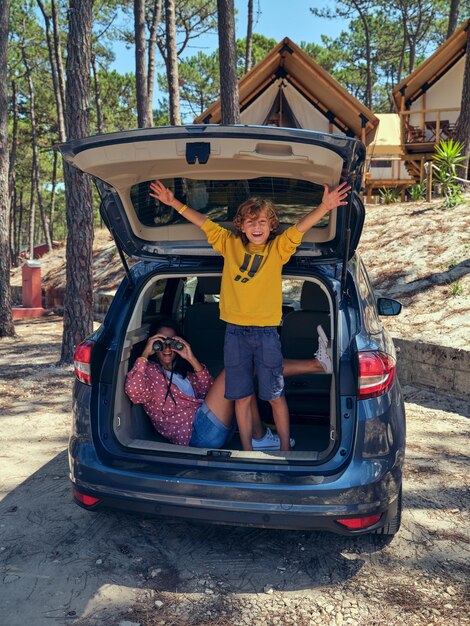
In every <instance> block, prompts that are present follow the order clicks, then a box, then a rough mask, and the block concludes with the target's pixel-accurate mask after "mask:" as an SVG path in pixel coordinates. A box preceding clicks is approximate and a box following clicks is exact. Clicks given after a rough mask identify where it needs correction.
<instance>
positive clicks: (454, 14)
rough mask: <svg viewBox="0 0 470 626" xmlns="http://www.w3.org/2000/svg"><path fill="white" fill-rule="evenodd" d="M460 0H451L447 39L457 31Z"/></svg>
mask: <svg viewBox="0 0 470 626" xmlns="http://www.w3.org/2000/svg"><path fill="white" fill-rule="evenodd" d="M459 5H460V0H450V8H449V24H448V26H447V35H446V37H447V39H449V37H450V36H451V35H452V33H454V32H455V29H456V28H457V22H458V19H459V8H460V6H459Z"/></svg>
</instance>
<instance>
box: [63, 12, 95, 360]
mask: <svg viewBox="0 0 470 626" xmlns="http://www.w3.org/2000/svg"><path fill="white" fill-rule="evenodd" d="M92 9H93V0H70V8H69V36H68V40H67V65H66V67H67V86H66V112H67V115H66V128H67V137H68V139H69V140H70V139H79V138H81V137H86V136H87V135H89V133H90V82H91V81H90V63H91V35H92ZM64 180H65V199H66V215H67V248H66V259H67V263H66V287H65V296H64V332H63V338H62V352H61V356H60V362H61V363H72V362H73V354H74V350H75V347H76V346H77V345H78V344H79V343H80V342H81V341H83V340H84V339H85V338H86V337H87V336H88V335H90V334H91V333H92V331H93V210H92V195H91V182H90V179H89V178H88V177H87V176H84V175H83V174H81V173H80V172H79V171H78V170H77V169H75V168H73V167H72V166H70V165H69V164H67V163H64Z"/></svg>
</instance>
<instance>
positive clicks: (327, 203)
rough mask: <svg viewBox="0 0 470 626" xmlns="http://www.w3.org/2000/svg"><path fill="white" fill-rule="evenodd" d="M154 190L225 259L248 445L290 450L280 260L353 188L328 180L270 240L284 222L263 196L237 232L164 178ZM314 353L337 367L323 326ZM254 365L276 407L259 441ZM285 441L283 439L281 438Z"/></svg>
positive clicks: (240, 415) (228, 361) (234, 369)
mask: <svg viewBox="0 0 470 626" xmlns="http://www.w3.org/2000/svg"><path fill="white" fill-rule="evenodd" d="M150 189H151V192H153V193H150V196H151V197H152V198H156V199H157V200H159V201H160V202H163V203H164V204H166V205H169V206H171V207H172V208H173V209H175V210H176V211H178V213H180V214H183V215H184V217H185V218H186V219H188V220H189V221H190V222H192V223H193V224H194V225H195V226H198V227H199V228H201V230H203V231H204V232H205V234H206V236H207V240H208V242H209V243H210V244H211V246H212V247H213V248H214V249H215V250H217V251H218V252H220V254H222V256H223V257H224V269H223V272H222V285H221V290H220V318H221V319H222V320H224V321H225V322H227V330H226V334H225V344H224V363H225V370H226V380H225V397H226V398H227V399H229V400H234V401H235V415H236V418H237V423H238V430H239V433H240V440H241V442H242V446H243V449H244V450H253V449H255V450H262V449H280V450H284V451H287V450H290V449H291V445H294V442H293V440H291V439H290V436H289V411H288V408H287V402H286V399H285V397H284V379H283V376H282V353H281V346H280V340H279V334H278V332H277V327H278V326H279V324H280V322H281V317H282V266H283V265H284V264H285V263H287V261H288V260H289V259H290V258H291V256H292V255H293V254H294V253H295V251H296V249H297V247H298V246H299V245H300V243H301V241H302V237H303V235H304V233H306V232H307V231H308V230H309V229H310V228H312V226H314V225H315V224H316V223H317V222H318V221H319V220H320V219H321V218H322V217H323V216H324V215H325V214H326V213H328V212H329V211H332V210H333V209H335V208H336V207H338V206H342V205H345V204H347V202H346V201H345V200H346V197H347V195H348V192H349V190H350V189H351V187H350V186H348V185H347V183H346V182H343V183H341V184H340V185H338V187H336V189H334V190H333V191H331V192H330V191H329V190H328V186H327V185H324V192H323V198H322V201H321V203H320V204H319V206H318V207H317V208H316V209H314V210H313V211H311V212H310V213H308V214H307V215H305V216H304V217H303V218H302V219H301V220H300V221H299V222H298V223H297V224H296V225H295V226H291V227H290V228H288V229H287V230H286V231H284V232H283V233H282V234H280V235H277V236H276V237H274V238H270V237H271V234H272V233H273V232H274V231H276V230H277V228H278V226H279V220H278V218H277V215H276V213H275V210H274V206H273V204H272V203H271V202H270V201H269V200H267V199H264V198H249V199H248V200H246V201H245V202H243V203H242V204H241V205H240V206H239V207H238V210H237V214H236V216H235V219H234V221H233V223H234V226H235V227H236V229H237V231H238V234H237V235H235V234H233V233H232V232H231V231H229V230H227V229H225V228H223V227H222V226H219V225H218V224H216V223H215V222H213V221H212V220H210V219H208V218H206V216H205V215H201V213H199V212H198V211H195V210H194V209H191V208H190V207H188V206H187V205H186V204H183V203H182V202H180V201H179V200H177V199H176V198H175V196H174V194H173V192H172V191H170V190H169V189H167V188H166V187H165V186H164V185H163V184H162V183H161V182H160V181H158V180H157V181H155V182H154V183H151V184H150ZM318 331H319V350H318V352H317V354H316V355H315V356H316V358H317V359H318V360H319V361H320V362H321V363H320V362H319V364H318V367H319V371H327V372H329V373H331V371H332V365H331V359H330V357H329V355H328V353H327V345H326V336H325V334H324V332H323V329H322V328H321V327H319V328H318ZM254 369H256V375H257V378H258V385H259V387H258V395H259V397H260V398H261V399H262V400H267V401H268V402H269V403H270V405H271V408H272V411H273V418H274V422H275V424H276V427H277V432H278V435H279V438H277V437H276V435H274V434H273V433H272V432H271V431H270V430H269V429H267V431H266V434H265V435H264V437H263V438H262V439H261V440H256V439H253V424H252V416H251V410H250V403H251V401H252V399H253V395H254V385H253V373H254ZM279 440H280V441H279Z"/></svg>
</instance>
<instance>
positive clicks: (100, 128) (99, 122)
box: [91, 52, 104, 135]
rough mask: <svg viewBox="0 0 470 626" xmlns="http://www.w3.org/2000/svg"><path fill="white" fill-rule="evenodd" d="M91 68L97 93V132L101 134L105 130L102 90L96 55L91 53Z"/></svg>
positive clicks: (94, 89)
mask: <svg viewBox="0 0 470 626" xmlns="http://www.w3.org/2000/svg"><path fill="white" fill-rule="evenodd" d="M91 69H92V70H93V91H94V94H95V106H96V132H97V133H98V134H99V135H101V134H102V133H103V132H104V131H103V113H102V111H101V90H100V82H99V79H98V70H97V69H96V56H95V54H94V53H93V52H92V53H91Z"/></svg>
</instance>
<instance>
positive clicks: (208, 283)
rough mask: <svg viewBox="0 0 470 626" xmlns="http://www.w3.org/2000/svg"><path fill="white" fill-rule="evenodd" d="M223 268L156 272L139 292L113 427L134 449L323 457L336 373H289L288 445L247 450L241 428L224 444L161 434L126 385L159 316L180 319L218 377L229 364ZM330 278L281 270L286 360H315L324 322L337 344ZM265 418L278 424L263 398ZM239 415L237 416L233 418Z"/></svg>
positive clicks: (330, 438)
mask: <svg viewBox="0 0 470 626" xmlns="http://www.w3.org/2000/svg"><path fill="white" fill-rule="evenodd" d="M220 280H221V277H220V274H216V273H211V274H202V273H201V274H199V275H195V274H191V275H187V276H182V275H181V274H171V273H168V274H166V275H158V276H154V277H153V278H152V279H151V280H149V281H148V282H147V283H146V284H145V286H144V287H143V289H142V290H141V291H140V293H139V294H138V295H137V297H136V301H135V306H134V309H133V313H132V315H131V318H130V320H129V323H128V325H127V330H126V332H125V336H124V341H123V345H122V350H121V352H120V358H119V361H118V365H117V367H118V371H117V377H116V387H115V389H116V392H115V394H116V395H115V398H114V414H113V428H114V434H115V436H116V438H117V440H118V441H119V443H120V444H121V445H123V446H125V447H126V448H128V449H129V450H130V451H131V450H132V451H153V452H158V451H162V452H164V453H165V455H168V453H171V454H175V455H181V454H192V455H194V454H196V455H199V456H202V457H206V458H207V457H208V456H209V457H220V456H223V457H224V458H227V459H233V460H234V461H235V460H237V459H238V460H242V459H243V460H244V461H247V460H250V461H262V462H264V463H266V462H269V461H270V460H272V461H275V462H279V461H280V460H281V459H282V460H286V461H289V460H292V461H295V462H306V463H312V462H315V463H316V462H321V461H322V460H323V459H326V458H327V457H329V456H330V454H331V453H332V451H333V449H334V448H335V445H336V444H337V432H338V428H337V409H336V405H337V400H336V395H337V392H336V378H337V377H336V375H335V373H333V375H331V374H326V373H310V374H301V375H296V376H289V377H285V393H286V399H287V404H288V407H289V415H290V424H291V437H293V438H294V439H295V442H296V443H295V447H294V448H293V450H292V451H290V452H280V451H266V452H259V451H256V452H255V451H253V452H245V451H243V450H242V447H241V444H240V439H239V436H238V432H235V434H234V436H233V438H232V439H231V441H230V442H229V444H228V445H227V446H226V447H225V448H224V449H223V450H208V449H205V448H195V447H190V446H179V445H176V444H172V443H170V442H168V441H167V440H166V439H164V438H163V437H162V436H161V435H159V434H158V433H157V432H156V430H155V429H154V427H153V425H152V423H151V421H150V419H149V418H148V416H147V415H146V413H145V412H144V410H143V408H142V406H141V405H138V404H135V405H134V404H132V403H131V401H130V400H129V398H128V397H127V395H126V394H125V391H124V385H125V378H126V374H127V373H128V372H129V371H130V370H131V369H132V366H133V364H134V362H135V360H136V359H137V357H139V356H140V354H141V353H142V350H143V347H144V345H145V342H146V341H147V338H148V333H149V328H150V325H151V324H152V322H153V321H154V320H156V319H157V318H158V317H161V316H164V317H173V318H175V319H176V320H178V322H179V323H180V326H181V328H182V329H183V331H184V337H185V338H186V339H187V340H188V342H189V343H190V345H191V348H192V350H193V352H194V354H195V355H196V356H197V358H198V359H199V361H201V362H202V363H204V364H205V365H206V366H207V367H208V369H209V371H210V372H211V374H212V375H213V376H216V375H217V374H218V373H219V372H220V371H221V370H222V368H223V345H224V333H225V322H223V321H221V320H220V318H219V304H218V301H219V293H220ZM325 281H326V279H325V278H324V277H322V276H321V274H319V275H318V278H315V277H310V278H303V277H302V278H301V277H298V276H297V277H296V276H294V275H293V274H292V273H290V274H286V275H285V276H284V277H283V302H284V304H283V323H282V325H281V326H280V328H279V332H280V336H281V344H282V352H283V356H284V358H285V359H313V358H314V354H315V352H316V350H317V348H318V334H317V326H318V325H319V324H321V326H322V327H323V329H324V331H325V333H326V334H327V336H328V337H329V338H330V339H331V343H332V346H333V354H334V353H335V349H334V338H335V323H334V319H335V316H334V314H333V312H334V310H335V305H334V302H333V297H332V296H331V294H330V290H329V289H328V288H327V285H326V283H325ZM259 410H260V415H261V418H262V421H263V422H264V423H265V424H266V425H268V426H270V427H271V428H272V427H274V424H273V420H272V412H271V408H270V406H269V403H267V402H262V401H259ZM234 419H235V418H234Z"/></svg>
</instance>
